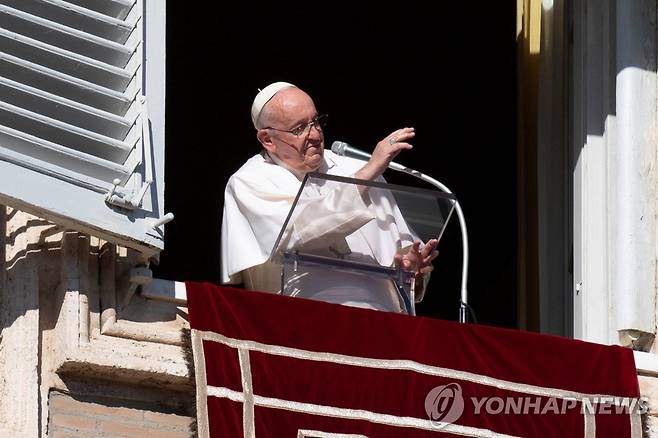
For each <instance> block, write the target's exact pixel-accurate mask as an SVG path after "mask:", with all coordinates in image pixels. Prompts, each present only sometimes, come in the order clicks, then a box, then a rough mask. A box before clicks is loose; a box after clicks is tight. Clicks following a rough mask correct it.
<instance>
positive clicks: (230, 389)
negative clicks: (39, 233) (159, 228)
mask: <svg viewBox="0 0 658 438" xmlns="http://www.w3.org/2000/svg"><path fill="white" fill-rule="evenodd" d="M187 297H188V308H189V317H190V324H191V328H192V343H193V349H194V359H195V370H196V380H197V412H198V414H197V415H198V426H199V431H200V433H201V436H203V435H204V434H206V433H208V434H209V436H211V437H243V436H244V437H251V436H256V437H259V438H263V437H275V438H280V437H299V438H301V437H401V436H404V437H425V436H428V437H429V436H492V437H503V436H524V437H544V436H560V437H565V436H575V437H590V436H591V437H616V438H617V437H628V436H640V435H639V434H640V424H639V422H640V421H639V414H638V411H639V410H640V407H641V406H640V405H638V404H637V403H638V397H639V388H638V381H637V376H636V370H635V364H634V360H633V355H632V352H631V351H630V350H628V349H624V348H621V347H616V346H604V345H598V344H592V343H587V342H581V341H576V340H570V339H565V338H560V337H554V336H545V335H538V334H534V333H527V332H522V331H515V330H507V329H499V328H492V327H484V326H477V325H464V324H457V323H453V322H447V321H439V320H432V319H428V318H422V317H410V316H406V315H398V314H392V313H385V312H377V311H372V310H366V309H357V308H351V307H346V306H340V305H335V304H329V303H324V302H318V301H310V300H304V299H299V298H289V297H282V296H277V295H273V294H266V293H260V292H250V291H243V290H238V289H232V288H224V287H218V286H214V285H210V284H199V283H187Z"/></svg>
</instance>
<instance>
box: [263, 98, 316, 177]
mask: <svg viewBox="0 0 658 438" xmlns="http://www.w3.org/2000/svg"><path fill="white" fill-rule="evenodd" d="M267 105H272V107H271V109H272V116H271V117H270V120H269V123H268V126H269V129H265V130H264V131H266V132H267V135H264V136H261V134H259V139H260V140H261V143H262V144H263V146H264V147H265V149H267V151H268V152H269V153H270V154H274V155H276V156H277V157H278V158H279V160H281V161H282V162H283V164H285V165H286V166H288V167H289V168H290V169H291V170H295V171H298V172H304V173H305V172H311V171H314V170H317V169H318V167H320V164H321V163H322V156H323V153H324V135H323V133H322V129H321V128H320V126H319V124H318V123H317V119H315V117H316V116H317V115H318V114H317V111H316V109H315V104H314V103H313V100H312V99H311V97H310V96H309V95H308V94H306V93H305V92H303V91H302V90H300V89H299V88H286V89H284V90H281V91H280V92H279V93H277V94H276V96H274V97H273V98H272V100H271V101H270V102H268V103H267ZM314 122H315V123H314Z"/></svg>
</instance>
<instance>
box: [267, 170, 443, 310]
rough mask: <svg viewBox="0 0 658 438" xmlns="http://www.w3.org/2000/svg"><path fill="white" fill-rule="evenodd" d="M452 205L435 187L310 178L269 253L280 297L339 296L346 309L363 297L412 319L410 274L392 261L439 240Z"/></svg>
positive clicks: (316, 175) (311, 175) (314, 175)
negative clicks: (278, 274) (278, 280)
mask: <svg viewBox="0 0 658 438" xmlns="http://www.w3.org/2000/svg"><path fill="white" fill-rule="evenodd" d="M454 204H455V197H454V195H452V194H447V193H444V192H440V191H438V190H429V189H421V188H415V187H406V186H400V185H394V184H388V183H384V182H373V181H364V180H359V179H354V178H347V177H342V176H335V175H327V174H320V173H315V172H313V173H308V174H307V175H306V177H305V178H304V180H303V183H302V186H301V187H300V189H299V192H298V193H297V196H296V198H295V201H294V203H293V206H292V208H291V209H290V212H289V214H288V217H287V218H286V221H285V222H284V224H283V227H282V228H281V231H280V232H279V236H278V238H277V240H276V243H275V244H274V247H273V249H272V253H271V255H270V260H271V261H272V262H274V263H276V264H279V265H281V292H282V293H283V294H284V295H291V296H306V297H310V298H315V299H325V298H326V297H327V296H329V295H331V294H333V295H332V296H334V297H335V296H336V295H342V296H343V298H342V300H343V301H341V302H345V303H347V304H349V303H350V302H351V298H352V297H351V296H350V295H351V294H353V295H354V297H353V298H354V300H353V301H354V302H356V303H357V304H355V305H358V302H359V300H360V297H361V296H362V295H363V294H366V295H363V296H367V297H368V298H366V300H372V301H373V307H374V308H378V304H377V302H378V301H380V300H381V302H387V300H388V301H391V300H393V301H397V302H396V303H394V304H395V305H397V306H399V308H400V309H401V310H402V311H404V312H406V313H408V314H411V315H413V314H415V302H416V298H418V300H419V299H420V298H421V297H416V296H415V287H414V285H415V281H414V274H413V273H411V272H407V271H405V270H403V269H401V268H399V267H398V266H396V263H395V257H396V255H397V254H401V255H402V254H404V253H405V252H406V251H407V250H408V249H409V248H410V247H411V245H412V244H413V242H414V240H417V239H418V240H421V241H422V242H427V241H428V240H429V239H440V238H441V235H442V234H443V231H444V229H445V226H446V224H447V222H448V220H449V218H450V216H451V214H452V211H453V208H454ZM309 291H312V292H309ZM373 297H374V298H373ZM327 301H332V300H331V299H327Z"/></svg>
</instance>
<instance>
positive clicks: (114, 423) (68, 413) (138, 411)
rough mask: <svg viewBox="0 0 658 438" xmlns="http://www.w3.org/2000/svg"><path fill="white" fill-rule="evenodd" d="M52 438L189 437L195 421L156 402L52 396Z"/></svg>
mask: <svg viewBox="0 0 658 438" xmlns="http://www.w3.org/2000/svg"><path fill="white" fill-rule="evenodd" d="M49 411H50V415H49V421H48V436H49V437H50V438H74V437H75V438H92V437H93V438H99V437H102V438H128V437H131V438H132V437H135V438H136V437H140V438H141V437H148V438H189V437H192V436H194V434H193V433H192V432H191V431H190V422H191V421H192V418H190V417H188V416H186V415H185V414H184V413H182V412H176V411H175V410H172V409H171V408H167V407H163V406H162V405H158V404H156V403H152V402H136V401H132V400H121V399H115V398H103V397H89V396H78V395H69V394H64V393H61V392H56V391H52V392H51V393H50V397H49Z"/></svg>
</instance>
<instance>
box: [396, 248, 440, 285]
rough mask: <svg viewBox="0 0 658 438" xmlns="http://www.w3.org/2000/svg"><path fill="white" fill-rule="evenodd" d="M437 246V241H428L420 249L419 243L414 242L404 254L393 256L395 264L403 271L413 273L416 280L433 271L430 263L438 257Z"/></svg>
mask: <svg viewBox="0 0 658 438" xmlns="http://www.w3.org/2000/svg"><path fill="white" fill-rule="evenodd" d="M438 244H439V241H438V240H437V239H430V240H428V241H427V243H426V244H425V245H424V246H423V247H422V249H421V247H420V246H421V241H420V240H416V241H415V242H414V243H413V245H411V248H410V249H409V251H407V253H406V254H398V255H396V256H395V264H396V266H399V267H401V268H402V269H404V270H405V271H410V272H414V273H415V274H416V279H418V278H419V277H422V276H423V275H425V274H429V273H430V272H432V270H433V269H434V266H432V261H433V260H434V259H435V258H436V257H437V256H438V255H439V251H437V250H436V247H437V246H438Z"/></svg>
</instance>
